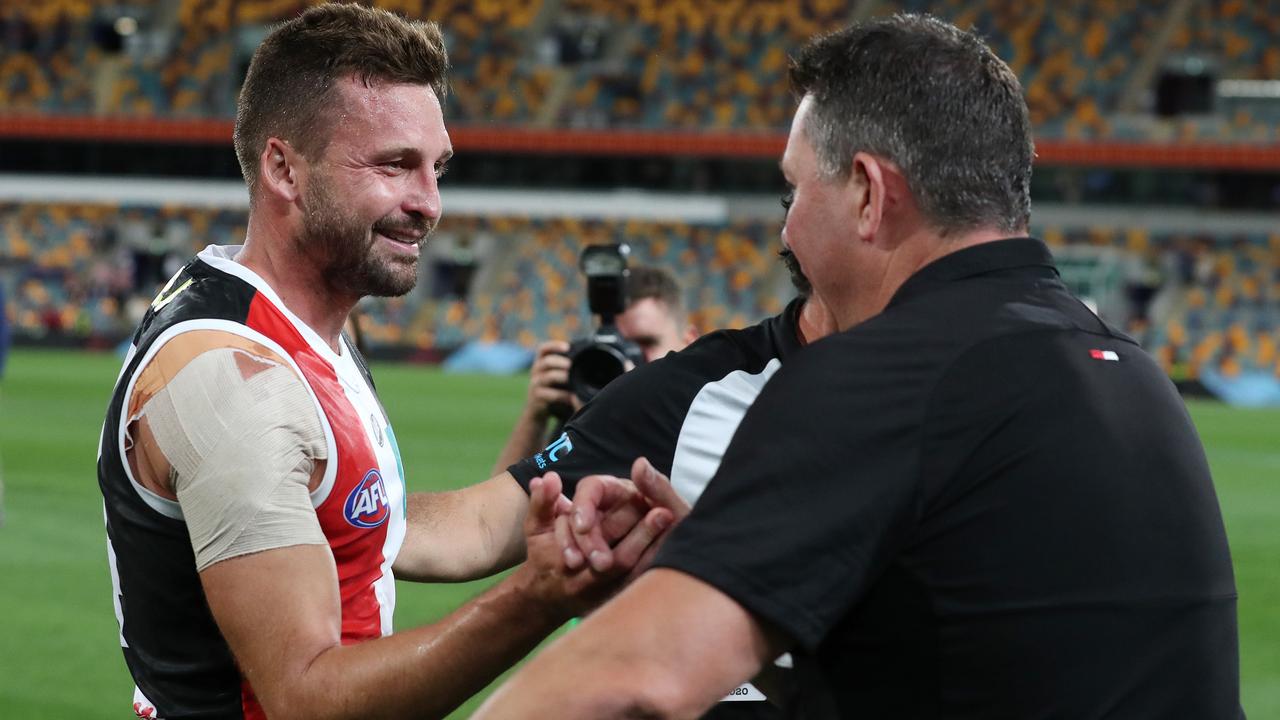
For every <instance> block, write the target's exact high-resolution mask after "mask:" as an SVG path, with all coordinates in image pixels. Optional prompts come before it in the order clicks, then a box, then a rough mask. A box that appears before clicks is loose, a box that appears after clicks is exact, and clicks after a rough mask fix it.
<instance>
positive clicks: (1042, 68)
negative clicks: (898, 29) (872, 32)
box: [0, 0, 1280, 388]
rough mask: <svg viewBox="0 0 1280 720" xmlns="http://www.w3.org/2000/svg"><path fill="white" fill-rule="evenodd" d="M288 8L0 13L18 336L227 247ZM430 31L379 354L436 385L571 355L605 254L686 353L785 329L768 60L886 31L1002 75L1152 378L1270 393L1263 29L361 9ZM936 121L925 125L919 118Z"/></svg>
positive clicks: (82, 2)
mask: <svg viewBox="0 0 1280 720" xmlns="http://www.w3.org/2000/svg"><path fill="white" fill-rule="evenodd" d="M308 4H311V3H306V2H299V1H298V0H181V1H180V2H178V1H174V2H162V1H160V0H128V1H117V0H105V1H102V0H98V1H93V2H90V1H89V0H39V1H38V2H19V1H15V0H3V1H2V2H0V47H2V48H3V52H2V54H0V285H2V286H3V288H4V289H3V291H2V292H4V293H6V294H7V313H8V317H9V320H10V325H11V326H12V328H13V332H14V335H15V338H16V339H17V341H19V342H25V343H45V344H59V345H84V346H91V347H110V346H114V345H116V344H118V343H120V342H121V341H122V340H123V339H124V338H125V337H126V336H127V333H128V332H129V331H130V330H131V328H132V326H133V325H134V324H135V323H136V321H137V320H138V319H139V317H140V316H141V314H142V313H143V312H145V310H146V308H147V306H148V303H149V301H150V298H151V297H152V296H153V295H154V293H155V292H156V290H157V289H158V287H159V286H160V285H162V284H163V283H164V282H165V281H166V280H167V278H168V277H169V276H170V275H171V274H172V273H173V272H174V271H176V270H177V269H178V268H179V267H180V266H181V265H182V263H183V262H185V261H186V259H187V258H188V257H189V256H190V255H191V254H192V253H193V252H195V251H197V250H199V249H200V248H202V247H204V246H205V245H207V244H210V243H237V242H240V241H241V240H242V239H243V236H244V229H245V217H246V210H247V208H246V202H247V201H246V200H244V199H243V198H241V197H240V195H241V194H242V193H243V191H242V190H238V189H237V188H238V186H237V184H236V183H237V182H238V181H237V180H236V178H237V173H236V166H235V162H234V157H233V155H232V151H231V146H230V121H231V118H232V117H233V116H234V111H235V98H236V93H237V91H238V87H239V83H240V81H241V79H242V77H243V74H244V71H245V68H246V66H247V64H248V61H249V58H250V56H251V55H252V52H253V50H254V48H255V47H256V45H257V43H258V42H259V41H260V39H261V38H262V37H263V35H264V33H265V31H266V28H267V27H269V25H270V24H271V23H273V22H276V21H279V20H282V19H285V18H288V17H291V16H292V15H294V14H296V13H297V12H298V11H299V10H300V9H301V8H303V7H305V6H306V5H308ZM374 4H376V5H379V6H381V7H384V8H387V9H389V10H392V11H394V12H399V13H403V14H405V15H406V16H411V17H422V18H430V19H434V20H436V21H437V22H439V23H440V24H441V26H442V28H443V29H444V31H445V34H446V40H447V43H448V45H449V50H450V55H451V59H452V63H453V72H452V94H451V95H450V97H449V99H448V101H447V104H446V113H445V114H446V121H447V122H448V124H449V127H450V130H451V132H452V133H453V135H454V141H455V146H456V148H457V150H458V156H457V159H456V160H455V161H454V164H455V165H456V168H455V169H456V172H453V173H452V174H451V175H450V176H449V178H448V179H447V180H446V181H445V186H444V188H443V195H444V202H445V219H444V220H443V221H442V223H441V225H440V228H439V230H438V233H437V235H436V238H435V240H434V241H433V242H432V243H431V245H430V248H429V249H428V251H427V255H426V258H425V260H426V262H425V267H423V269H422V270H423V272H422V281H421V283H420V285H419V287H418V288H417V289H416V290H415V291H414V292H412V293H411V294H410V295H408V296H406V297H403V298H394V299H370V300H367V301H365V302H364V303H363V304H362V307H361V313H362V314H361V319H360V323H361V329H362V331H363V334H364V337H365V341H366V343H367V344H368V346H369V348H370V350H371V352H373V353H375V354H378V353H381V354H383V355H386V356H394V357H410V358H421V359H426V360H436V359H440V358H443V357H445V356H447V355H448V354H449V353H450V352H452V351H454V350H456V349H457V348H459V347H461V346H463V345H465V344H467V343H472V342H508V343H516V344H519V345H522V346H525V347H532V346H533V345H534V344H535V343H536V342H537V341H539V340H540V339H542V338H547V337H556V338H569V337H573V336H576V335H581V334H583V333H584V332H586V331H587V330H588V326H589V324H590V322H591V320H590V318H589V317H588V316H587V312H586V308H585V301H584V297H583V293H584V287H583V282H582V278H581V276H580V274H579V272H578V270H577V257H578V253H579V251H580V250H581V248H582V247H584V246H585V245H589V244H595V243H602V242H626V243H628V244H629V245H630V246H631V248H632V250H633V257H634V258H635V259H636V260H638V261H640V262H644V263H649V264H656V265H661V266H663V267H666V268H668V269H671V270H672V271H673V272H674V273H675V274H676V276H677V277H678V278H679V280H680V281H681V283H682V286H683V288H684V290H685V292H686V295H687V297H686V300H687V303H688V306H689V307H691V308H692V309H693V318H694V320H695V322H696V323H697V324H698V325H699V326H700V327H702V328H703V329H712V328H716V327H729V326H735V327H739V326H743V325H746V324H750V323H753V322H755V321H757V320H758V319H760V318H761V317H763V316H765V315H768V314H771V313H775V312H777V311H779V310H780V309H781V307H782V305H783V304H784V303H785V302H786V300H787V299H788V297H789V296H790V293H791V290H790V286H789V283H788V282H787V278H786V276H785V271H784V270H783V269H782V268H781V266H780V263H778V262H777V259H776V252H777V249H778V246H779V241H778V232H779V229H780V227H781V220H782V210H781V208H780V207H779V205H778V200H777V197H778V195H779V194H780V192H781V189H782V182H781V176H780V174H779V173H778V171H777V169H776V160H777V155H778V154H779V153H780V150H781V148H782V143H783V138H784V137H785V131H786V128H787V124H788V122H789V119H790V117H791V115H792V113H793V111H794V107H795V99H794V98H793V97H792V95H791V93H790V90H789V88H788V85H787V55H788V53H789V52H790V51H791V50H793V49H794V48H796V47H798V45H799V44H800V43H801V42H803V40H804V39H806V38H808V37H810V36H812V35H814V34H815V33H819V32H823V31H825V30H830V29H834V28H837V27H840V26H842V25H844V24H846V23H848V22H850V21H851V20H856V19H860V18H864V17H869V16H872V15H877V14H884V13H888V12H895V11H903V10H905V11H913V12H931V13H933V14H936V15H939V16H941V17H944V18H946V19H948V20H950V21H952V22H955V23H956V24H958V25H961V26H965V27H967V26H972V27H974V28H976V29H977V30H978V31H979V32H980V33H982V34H983V35H984V36H985V37H986V38H987V40H988V42H989V43H990V44H991V45H992V47H993V48H994V49H995V50H996V52H997V53H998V54H999V55H1000V56H1001V57H1003V58H1005V59H1006V60H1007V61H1008V62H1009V64H1010V66H1011V67H1012V68H1013V69H1014V71H1015V72H1017V73H1018V75H1019V77H1020V78H1021V80H1022V83H1023V86H1024V89H1025V91H1026V96H1027V101H1028V104H1029V106H1030V109H1031V116H1032V119H1033V122H1034V125H1035V132H1036V137H1037V145H1038V148H1039V159H1038V162H1037V167H1036V180H1035V184H1034V186H1033V200H1034V203H1035V205H1034V210H1033V223H1034V228H1033V229H1034V233H1035V234H1036V235H1037V236H1039V237H1042V238H1043V239H1045V240H1046V241H1048V242H1049V243H1050V244H1051V246H1052V247H1053V248H1054V251H1055V254H1056V255H1057V257H1058V259H1059V263H1060V265H1061V267H1062V271H1063V274H1064V276H1065V277H1066V278H1067V280H1068V281H1069V282H1070V283H1071V284H1072V285H1073V287H1074V288H1075V289H1076V291H1077V292H1078V293H1079V294H1081V295H1082V296H1083V297H1085V298H1086V299H1087V300H1088V301H1089V302H1090V303H1091V304H1092V305H1093V306H1094V307H1095V308H1096V309H1097V310H1098V311H1099V312H1100V313H1101V314H1103V315H1104V316H1106V317H1107V318H1108V319H1110V320H1112V321H1113V322H1116V323H1118V324H1120V325H1122V326H1123V327H1125V328H1127V329H1128V330H1129V331H1130V332H1131V333H1133V334H1134V335H1135V336H1137V337H1138V338H1139V339H1140V340H1141V341H1142V342H1143V343H1144V345H1145V346H1146V347H1147V348H1148V349H1149V350H1150V351H1152V352H1153V354H1155V355H1156V357H1157V358H1158V359H1159V360H1160V362H1161V363H1162V364H1163V365H1164V367H1165V369H1166V370H1167V371H1168V372H1169V374H1170V376H1171V377H1173V378H1174V379H1175V380H1178V381H1180V382H1187V383H1197V382H1202V383H1205V384H1206V385H1209V386H1210V387H1212V388H1216V387H1218V386H1219V385H1221V384H1222V383H1226V384H1228V385H1229V384H1230V383H1231V382H1233V381H1236V380H1242V379H1249V378H1252V379H1261V378H1265V379H1269V380H1270V381H1272V382H1274V381H1276V379H1277V378H1280V354H1278V352H1277V351H1278V348H1277V345H1278V343H1280V222H1278V221H1280V43H1276V42H1275V40H1276V38H1278V37H1280V0H1251V1H1247V2H1246V1H1244V0H1171V1H1170V2H1161V3H1152V2H1143V1H1142V0H1089V1H1085V0H1066V1H1064V2H1053V3H1048V2H1044V3H1039V2H1009V1H1007V0H941V1H935V2H930V1H928V0H905V1H902V2H888V1H879V0H854V1H850V0H776V1H775V0H720V1H717V2H706V1H705V0H470V1H465V0H379V2H376V3H374ZM939 121H945V119H939Z"/></svg>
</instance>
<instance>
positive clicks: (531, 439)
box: [492, 407, 547, 475]
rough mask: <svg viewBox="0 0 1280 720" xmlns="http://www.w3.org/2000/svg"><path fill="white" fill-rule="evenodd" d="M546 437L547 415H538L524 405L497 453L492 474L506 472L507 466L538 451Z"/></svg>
mask: <svg viewBox="0 0 1280 720" xmlns="http://www.w3.org/2000/svg"><path fill="white" fill-rule="evenodd" d="M546 439H547V416H546V415H538V414H537V413H535V412H534V411H532V410H530V409H529V408H528V407H526V408H525V409H524V411H523V412H521V413H520V418H519V419H518V420H516V424H515V425H514V426H513V427H512V428H511V434H510V435H509V436H508V437H507V443H506V445H503V447H502V451H501V452H499V453H498V459H497V460H496V461H495V462H494V464H493V470H492V474H493V475H498V474H501V473H503V472H506V470H507V468H509V467H511V466H512V465H514V464H516V463H518V462H520V461H521V460H523V459H525V458H527V457H529V456H530V455H533V454H534V453H536V452H538V451H539V450H541V449H542V446H543V443H544V441H545V440H546Z"/></svg>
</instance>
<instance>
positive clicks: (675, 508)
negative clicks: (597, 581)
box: [558, 458, 689, 574]
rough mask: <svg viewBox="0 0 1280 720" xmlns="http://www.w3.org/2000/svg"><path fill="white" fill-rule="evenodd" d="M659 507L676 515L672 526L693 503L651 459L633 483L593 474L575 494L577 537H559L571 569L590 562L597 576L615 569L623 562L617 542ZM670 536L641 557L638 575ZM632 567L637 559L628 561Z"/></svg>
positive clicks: (640, 461) (638, 468) (638, 465)
mask: <svg viewBox="0 0 1280 720" xmlns="http://www.w3.org/2000/svg"><path fill="white" fill-rule="evenodd" d="M654 509H662V510H666V511H668V512H670V513H671V519H672V523H671V525H672V526H674V525H675V523H677V522H679V521H680V520H683V519H684V517H685V516H686V515H688V514H689V505H688V503H686V502H685V501H684V500H683V499H682V498H681V497H680V496H679V495H678V494H676V491H675V488H673V487H672V486H671V482H670V481H669V480H668V479H667V477H666V476H665V475H663V474H662V473H660V472H658V471H657V469H655V468H654V467H653V465H652V464H650V463H649V461H648V460H647V459H645V458H637V459H636V461H635V462H634V463H633V464H632V466H631V480H625V479H622V478H616V477H612V476H609V475H590V476H587V477H585V478H583V479H582V480H581V481H579V483H578V487H577V490H576V491H575V492H574V496H573V512H572V518H571V519H572V525H571V529H572V533H571V534H570V535H569V537H567V538H566V537H564V533H563V532H561V533H560V534H559V536H558V537H559V539H560V540H561V543H562V545H563V546H564V548H563V550H564V556H565V564H566V566H568V567H570V568H574V567H578V566H580V565H581V564H583V563H585V564H587V565H589V566H590V567H591V568H592V569H593V570H596V571H597V572H604V571H607V570H610V569H611V568H612V567H613V565H614V563H615V562H617V561H618V558H617V553H616V548H614V544H615V543H614V538H616V537H619V536H620V535H621V534H622V533H625V532H627V531H628V529H629V528H630V527H631V526H633V525H635V524H636V523H638V522H639V521H640V520H641V519H642V518H643V517H645V515H646V514H647V513H649V512H652V511H653V510H654ZM665 538H666V533H665V532H664V533H663V535H661V536H659V537H657V538H655V541H654V542H653V543H651V544H650V545H649V547H647V548H645V551H644V553H642V555H641V556H640V557H639V558H636V559H635V562H634V564H633V565H632V567H631V569H630V570H629V572H630V573H632V574H638V573H640V572H643V571H644V570H645V569H647V568H648V565H649V562H650V561H652V559H653V555H654V554H655V553H656V552H657V549H658V547H659V546H660V545H661V543H662V540H664V539H665ZM626 561H627V562H628V563H629V564H630V561H631V558H630V557H628V558H626Z"/></svg>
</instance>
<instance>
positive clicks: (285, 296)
mask: <svg viewBox="0 0 1280 720" xmlns="http://www.w3.org/2000/svg"><path fill="white" fill-rule="evenodd" d="M256 229H258V230H259V231H260V232H261V234H260V232H255V226H254V223H253V222H252V220H251V221H250V223H249V231H248V233H247V235H246V238H245V243H244V248H243V249H241V251H240V252H239V254H237V255H236V257H235V261H236V262H238V263H240V264H241V265H244V266H245V267H247V268H249V269H250V270H252V271H253V272H255V273H257V275H258V276H259V277H261V278H262V279H263V280H265V281H266V283H267V284H268V285H270V286H271V289H272V290H275V292H276V294H277V295H279V296H280V301H281V302H283V303H284V305H285V307H287V308H289V311H290V312H292V313H293V314H294V315H296V316H298V319H299V320H301V321H302V322H303V323H305V324H306V325H307V327H309V328H311V329H312V330H314V331H315V332H316V334H317V335H319V336H320V337H321V338H323V339H324V341H325V343H327V344H328V345H329V347H330V348H332V349H333V351H334V352H341V350H340V342H339V337H340V336H341V334H342V326H343V324H344V323H346V321H347V316H348V315H350V314H351V309H352V308H353V307H355V304H356V301H357V300H359V298H346V297H344V296H343V295H341V294H339V293H337V292H335V291H334V290H333V289H332V288H330V286H329V283H328V281H327V280H326V279H325V277H324V273H323V271H322V269H321V268H320V266H319V265H318V264H317V263H316V262H315V259H314V258H313V257H310V256H307V255H305V254H303V253H301V252H300V250H299V248H298V247H297V244H296V243H294V242H292V241H291V240H289V239H288V238H286V237H283V236H281V235H279V234H272V233H271V232H270V229H267V228H256Z"/></svg>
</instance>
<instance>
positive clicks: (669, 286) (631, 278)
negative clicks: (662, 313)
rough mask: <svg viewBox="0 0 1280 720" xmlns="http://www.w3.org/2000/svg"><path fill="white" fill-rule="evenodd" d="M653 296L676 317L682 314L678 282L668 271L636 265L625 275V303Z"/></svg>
mask: <svg viewBox="0 0 1280 720" xmlns="http://www.w3.org/2000/svg"><path fill="white" fill-rule="evenodd" d="M645 298H653V299H654V300H657V301H658V302H661V303H663V304H665V305H666V306H667V310H669V311H670V312H671V314H672V315H674V316H675V317H676V318H677V319H679V318H680V316H681V315H683V314H684V299H683V298H682V297H681V293H680V283H678V282H676V278H675V276H674V275H672V274H671V273H670V272H668V271H666V270H663V269H662V268H660V267H653V266H652V265H637V266H635V267H633V268H631V270H630V275H628V277H627V304H628V305H630V304H632V303H636V302H639V301H641V300H644V299H645Z"/></svg>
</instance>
